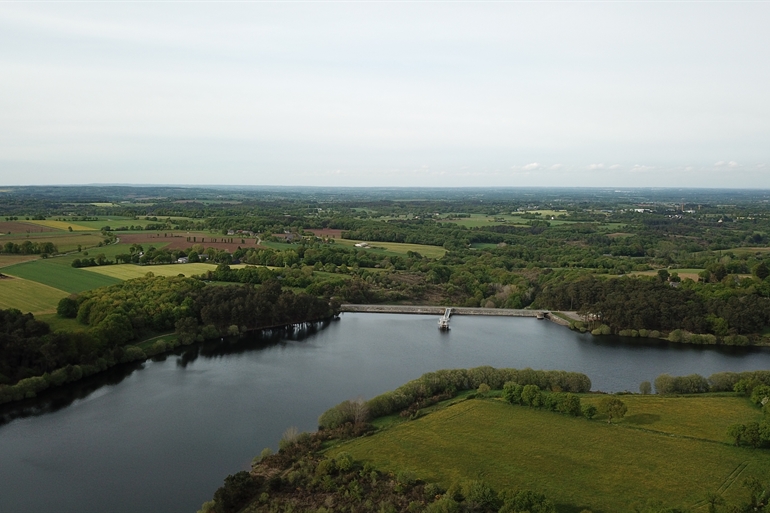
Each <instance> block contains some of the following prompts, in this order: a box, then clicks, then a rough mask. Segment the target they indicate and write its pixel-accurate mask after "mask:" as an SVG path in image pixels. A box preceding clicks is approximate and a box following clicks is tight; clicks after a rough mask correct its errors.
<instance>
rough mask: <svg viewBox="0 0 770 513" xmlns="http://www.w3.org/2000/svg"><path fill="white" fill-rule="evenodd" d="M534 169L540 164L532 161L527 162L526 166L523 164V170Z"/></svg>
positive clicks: (538, 167)
mask: <svg viewBox="0 0 770 513" xmlns="http://www.w3.org/2000/svg"><path fill="white" fill-rule="evenodd" d="M535 169H540V164H538V163H537V162H533V163H531V164H527V165H526V166H524V170H525V171H533V170H535Z"/></svg>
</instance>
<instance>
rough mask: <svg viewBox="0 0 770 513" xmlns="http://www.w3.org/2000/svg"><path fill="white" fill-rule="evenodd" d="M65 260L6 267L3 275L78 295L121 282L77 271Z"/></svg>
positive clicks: (53, 259) (51, 259) (36, 261)
mask: <svg viewBox="0 0 770 513" xmlns="http://www.w3.org/2000/svg"><path fill="white" fill-rule="evenodd" d="M63 260H64V259H57V258H49V259H47V260H35V261H32V262H25V263H22V264H16V265H12V266H9V267H5V268H3V273H4V274H8V275H11V276H16V277H18V278H24V279H25V280H30V281H35V282H38V283H42V284H43V285H48V286H49V287H53V288H55V289H60V290H63V291H65V292H67V293H78V292H83V291H84V290H90V289H95V288H98V287H104V286H107V285H114V284H116V283H120V280H118V279H116V278H112V277H110V276H103V275H101V274H98V273H89V272H88V271H86V270H84V269H75V268H74V267H71V266H70V265H69V263H68V262H67V261H63ZM65 295H66V294H65ZM16 308H19V307H16Z"/></svg>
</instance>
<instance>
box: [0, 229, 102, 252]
mask: <svg viewBox="0 0 770 513" xmlns="http://www.w3.org/2000/svg"><path fill="white" fill-rule="evenodd" d="M26 240H28V241H31V242H52V243H54V244H56V247H57V248H58V249H59V252H61V253H66V252H68V251H73V250H77V249H78V246H81V248H83V249H86V248H92V247H94V246H97V245H98V244H99V243H100V242H103V241H104V237H102V235H101V234H100V233H98V232H92V233H85V232H71V233H70V232H58V233H50V232H49V233H32V234H30V235H25V236H22V235H20V234H19V235H5V236H2V237H0V243H2V244H5V243H6V242H14V243H16V244H21V243H23V242H24V241H26Z"/></svg>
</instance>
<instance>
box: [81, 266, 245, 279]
mask: <svg viewBox="0 0 770 513" xmlns="http://www.w3.org/2000/svg"><path fill="white" fill-rule="evenodd" d="M240 267H245V266H244V265H231V266H230V268H231V269H238V268H240ZM216 268H217V266H216V264H204V263H195V264H166V265H134V264H120V265H105V266H102V267H84V268H83V270H84V271H88V272H91V273H95V274H100V275H102V276H109V277H111V278H116V279H118V280H130V279H133V278H141V277H142V276H144V275H145V274H147V273H153V274H154V275H155V276H177V275H179V274H184V275H185V276H188V277H189V276H192V275H194V274H203V273H205V272H206V271H213V270H215V269H216Z"/></svg>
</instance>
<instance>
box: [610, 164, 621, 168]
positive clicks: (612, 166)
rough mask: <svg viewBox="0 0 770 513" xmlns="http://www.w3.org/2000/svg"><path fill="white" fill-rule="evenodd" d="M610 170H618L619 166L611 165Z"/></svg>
mask: <svg viewBox="0 0 770 513" xmlns="http://www.w3.org/2000/svg"><path fill="white" fill-rule="evenodd" d="M610 169H620V164H612V165H611V166H610Z"/></svg>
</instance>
